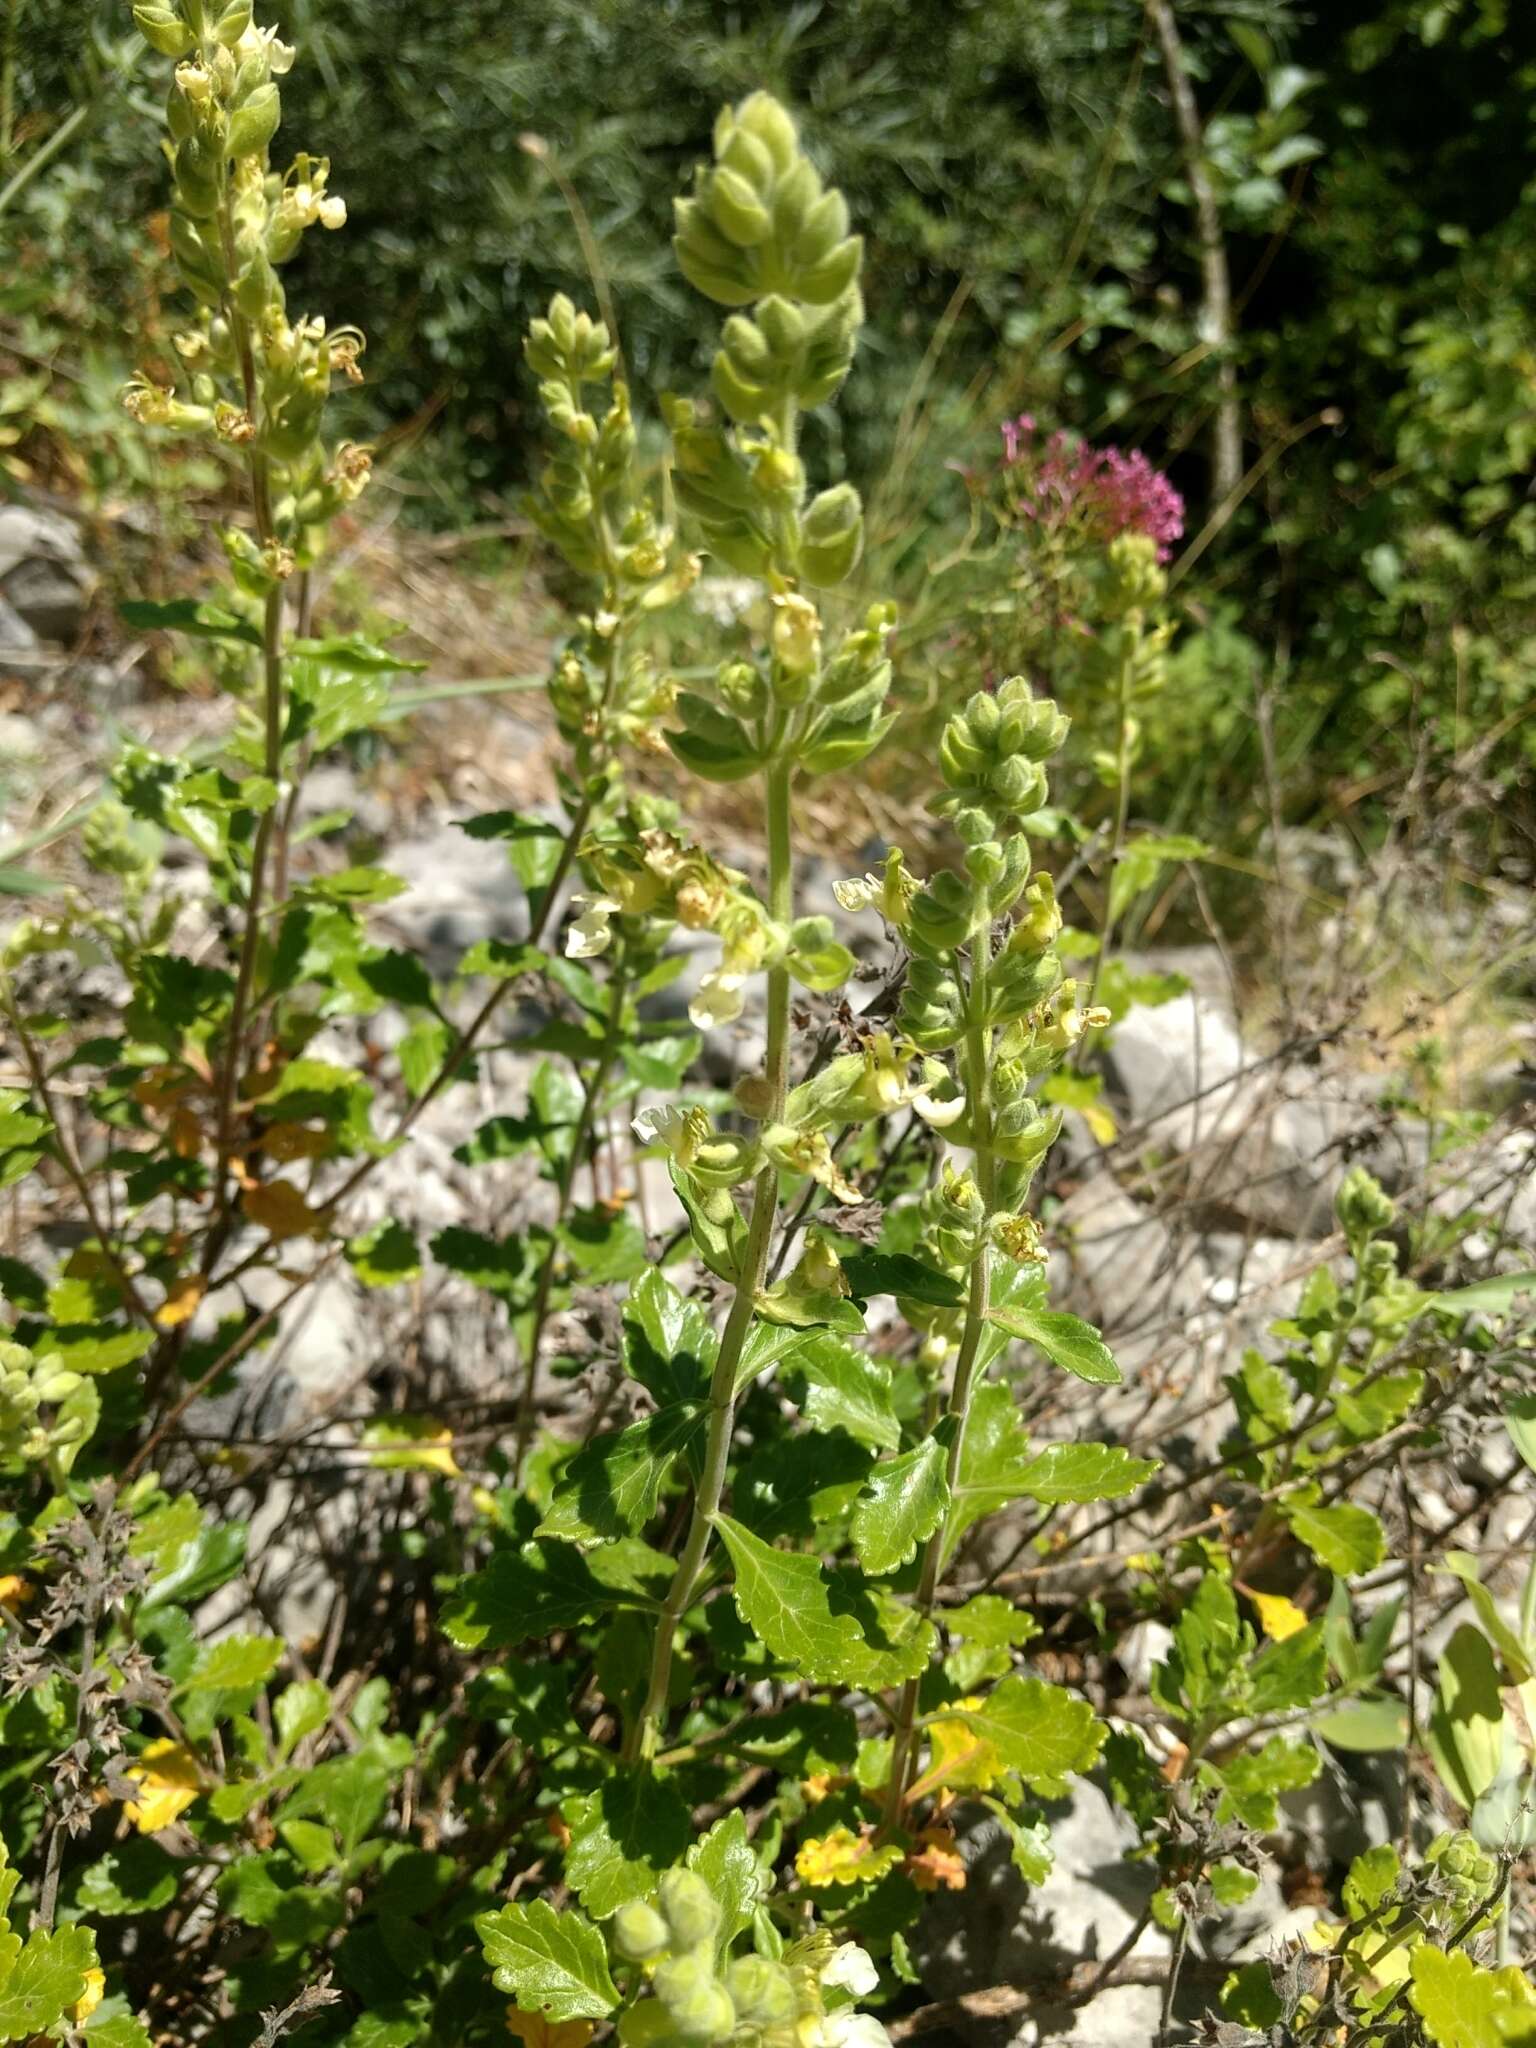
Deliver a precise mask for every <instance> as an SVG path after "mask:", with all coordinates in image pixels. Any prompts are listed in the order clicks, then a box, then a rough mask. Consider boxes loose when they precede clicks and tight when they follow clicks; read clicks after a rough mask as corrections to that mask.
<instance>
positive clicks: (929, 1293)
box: [842, 1251, 965, 1308]
mask: <svg viewBox="0 0 1536 2048" xmlns="http://www.w3.org/2000/svg"><path fill="white" fill-rule="evenodd" d="M842 1268H843V1278H844V1279H845V1280H846V1281H847V1282H848V1287H849V1291H850V1293H852V1294H853V1295H855V1296H856V1297H857V1299H858V1300H860V1301H867V1300H868V1299H869V1297H870V1296H871V1295H872V1294H892V1295H895V1296H896V1297H897V1299H898V1300H904V1301H920V1302H923V1303H924V1304H925V1305H926V1306H927V1307H929V1308H958V1307H959V1306H960V1304H961V1303H962V1302H963V1301H964V1299H965V1290H964V1289H963V1287H962V1286H961V1284H960V1282H959V1281H958V1280H957V1279H956V1278H955V1277H954V1275H953V1274H952V1273H944V1272H941V1271H940V1270H939V1268H938V1267H937V1266H931V1265H929V1264H928V1262H927V1260H926V1259H915V1258H913V1257H912V1256H911V1254H910V1253H908V1252H868V1251H857V1252H849V1253H847V1254H846V1255H845V1257H844V1258H843V1260H842Z"/></svg>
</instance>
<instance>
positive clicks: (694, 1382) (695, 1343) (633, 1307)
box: [623, 1267, 719, 1408]
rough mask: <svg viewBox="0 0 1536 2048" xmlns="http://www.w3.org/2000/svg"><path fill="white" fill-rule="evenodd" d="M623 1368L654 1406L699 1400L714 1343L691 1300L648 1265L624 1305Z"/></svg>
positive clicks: (704, 1319)
mask: <svg viewBox="0 0 1536 2048" xmlns="http://www.w3.org/2000/svg"><path fill="white" fill-rule="evenodd" d="M623 1328H624V1369H625V1371H626V1372H628V1374H629V1375H630V1377H631V1378H632V1379H636V1380H638V1381H639V1382H640V1384H641V1386H642V1387H644V1388H645V1390H646V1392H647V1393H648V1394H649V1395H650V1397H651V1399H652V1400H653V1401H654V1402H655V1403H656V1405H657V1406H658V1408H665V1407H667V1406H669V1405H670V1404H671V1403H672V1402H675V1401H698V1400H702V1399H703V1397H704V1395H705V1394H706V1393H707V1392H708V1391H709V1374H710V1368H711V1367H712V1366H713V1364H714V1362H715V1353H716V1352H717V1350H718V1349H719V1342H718V1339H717V1338H716V1336H715V1333H714V1331H713V1330H712V1329H711V1327H710V1323H709V1318H708V1316H706V1315H705V1313H704V1311H703V1309H702V1308H701V1307H700V1306H699V1304H698V1303H697V1302H696V1301H689V1300H685V1299H684V1297H683V1296H682V1295H681V1294H679V1293H678V1291H677V1289H676V1288H675V1287H674V1286H673V1285H672V1283H671V1281H670V1280H668V1279H667V1278H666V1276H665V1274H663V1273H660V1272H658V1271H657V1270H656V1268H655V1267H648V1268H647V1269H646V1271H645V1272H644V1273H642V1274H641V1276H640V1278H639V1279H638V1280H637V1281H636V1282H635V1284H634V1286H633V1287H632V1288H631V1289H630V1293H629V1299H628V1300H627V1301H626V1302H625V1304H624V1313H623Z"/></svg>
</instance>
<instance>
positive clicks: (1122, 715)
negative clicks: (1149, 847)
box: [1075, 648, 1135, 1066]
mask: <svg viewBox="0 0 1536 2048" xmlns="http://www.w3.org/2000/svg"><path fill="white" fill-rule="evenodd" d="M1134 661H1135V656H1134V653H1133V652H1132V650H1131V649H1129V648H1128V649H1127V650H1126V652H1125V653H1124V654H1123V655H1122V656H1121V657H1120V675H1119V683H1118V688H1117V690H1116V696H1115V702H1116V708H1117V711H1118V714H1119V723H1120V737H1119V742H1118V745H1117V747H1116V750H1115V784H1116V790H1115V836H1114V838H1113V839H1112V840H1111V842H1110V848H1109V890H1108V893H1107V895H1106V896H1105V899H1104V929H1103V931H1102V932H1101V933H1100V934H1099V950H1098V953H1097V955H1096V956H1095V959H1094V963H1093V979H1092V981H1091V982H1090V983H1089V985H1088V1002H1087V1004H1086V1005H1085V1007H1086V1008H1091V1007H1092V1006H1093V1003H1094V1000H1095V998H1096V997H1097V995H1098V992H1099V977H1100V975H1101V974H1102V973H1103V972H1104V963H1105V961H1106V960H1107V959H1108V958H1109V951H1110V945H1111V942H1112V941H1113V939H1114V935H1115V909H1114V903H1115V877H1116V875H1117V874H1118V873H1119V870H1120V857H1121V855H1122V854H1123V853H1124V851H1125V837H1126V831H1127V828H1128V827H1129V825H1130V819H1131V682H1132V679H1133V674H1134ZM1087 1042H1088V1034H1087V1033H1085V1034H1084V1035H1083V1037H1082V1038H1081V1039H1079V1041H1078V1045H1077V1051H1076V1056H1075V1064H1077V1065H1079V1066H1081V1064H1082V1057H1083V1052H1084V1050H1085V1048H1086V1046H1087Z"/></svg>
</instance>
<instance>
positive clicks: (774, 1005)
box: [624, 756, 795, 1763]
mask: <svg viewBox="0 0 1536 2048" xmlns="http://www.w3.org/2000/svg"><path fill="white" fill-rule="evenodd" d="M789 782H790V765H789V762H788V761H787V760H786V759H784V758H783V757H782V756H781V757H780V758H779V759H778V760H776V761H775V762H774V764H773V766H772V767H771V768H770V769H769V770H768V774H767V806H768V910H769V915H770V916H771V917H772V918H773V919H774V920H775V922H776V923H778V924H781V925H784V926H786V927H787V926H788V925H789V924H790V922H791V921H792V919H793V917H794V907H795V885H794V862H793V855H792V853H791V848H790V805H789ZM767 1081H768V1089H769V1107H768V1109H767V1112H766V1114H765V1117H764V1122H767V1123H771V1122H776V1121H777V1120H778V1118H779V1116H780V1115H781V1114H782V1112H783V1108H784V1098H785V1095H786V1094H787V1093H788V1085H789V970H788V969H787V968H786V967H784V966H782V965H780V966H777V967H773V968H770V970H769V973H768V1056H767ZM778 1204H779V1185H778V1169H777V1168H776V1167H774V1166H772V1165H768V1166H765V1167H764V1168H763V1170H762V1171H761V1173H759V1174H758V1176H757V1179H756V1181H755V1182H754V1184H753V1188H752V1218H751V1222H750V1223H749V1224H748V1226H747V1243H746V1250H745V1252H744V1253H743V1256H742V1269H741V1276H740V1278H739V1279H738V1280H737V1282H736V1293H735V1296H734V1298H733V1300H732V1302H731V1307H730V1313H729V1315H728V1316H727V1317H726V1322H725V1328H724V1330H723V1331H722V1332H721V1335H720V1349H719V1352H718V1353H717V1354H716V1358H715V1366H714V1371H713V1373H712V1374H711V1375H710V1383H709V1431H708V1435H707V1436H706V1438H705V1444H704V1465H703V1470H702V1472H701V1474H700V1478H699V1485H698V1491H697V1492H696V1493H695V1495H694V1500H693V1512H692V1515H691V1517H690V1519H689V1524H688V1534H687V1536H686V1537H685V1538H684V1541H683V1548H682V1552H681V1554H680V1555H679V1557H678V1560H677V1569H676V1570H675V1571H674V1572H673V1574H672V1584H671V1586H670V1587H669V1589H668V1592H667V1597H666V1600H665V1602H664V1603H663V1606H662V1610H661V1613H660V1615H659V1616H658V1617H657V1621H656V1641H655V1644H654V1646H653V1648H652V1652H651V1673H650V1679H649V1681H648V1683H647V1685H646V1690H645V1699H644V1702H643V1704H642V1706H641V1709H640V1712H639V1713H638V1714H637V1715H636V1716H635V1719H634V1721H633V1722H632V1723H631V1725H630V1728H629V1731H628V1734H627V1736H626V1738H625V1744H624V1759H625V1761H626V1762H627V1763H637V1762H639V1761H641V1760H642V1759H644V1760H647V1761H648V1760H649V1759H650V1758H652V1757H654V1756H655V1754H656V1751H657V1748H658V1746H659V1744H660V1739H661V1732H662V1727H663V1724H664V1722H665V1719H666V1712H667V1694H668V1691H669V1689H670V1686H671V1680H672V1647H673V1641H674V1638H675V1637H676V1634H677V1630H678V1628H679V1626H680V1624H681V1622H682V1618H683V1616H684V1614H686V1613H687V1611H688V1607H689V1604H690V1602H691V1601H692V1599H693V1595H694V1592H695V1589H696V1588H697V1586H698V1582H699V1574H700V1571H701V1569H702V1567H703V1564H704V1560H705V1557H706V1556H707V1554H708V1551H709V1543H710V1538H711V1536H712V1535H713V1533H714V1522H715V1517H716V1515H717V1514H718V1513H719V1511H720V1501H721V1496H722V1495H723V1494H724V1491H725V1475H726V1469H727V1467H728V1465H729V1463H730V1455H731V1432H732V1430H733V1428H734V1427H735V1422H736V1392H737V1389H736V1372H737V1368H738V1366H739V1365H740V1363H741V1354H742V1349H743V1347H744V1345H745V1344H746V1341H747V1334H748V1332H749V1331H750V1329H751V1327H752V1320H753V1316H754V1314H755V1313H756V1306H757V1295H758V1291H759V1289H760V1288H761V1287H762V1284H763V1280H764V1277H765V1275H766V1274H767V1271H768V1252H769V1247H770V1245H771V1244H772V1241H773V1226H774V1221H775V1218H776V1215H777V1213H778Z"/></svg>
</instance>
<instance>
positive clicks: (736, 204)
mask: <svg viewBox="0 0 1536 2048" xmlns="http://www.w3.org/2000/svg"><path fill="white" fill-rule="evenodd" d="M704 193H705V201H706V204H707V206H708V208H709V217H710V219H711V220H712V221H713V223H714V225H715V226H716V227H717V228H718V229H719V230H720V232H721V234H722V235H724V236H725V237H726V239H727V241H730V242H734V243H735V244H736V246H737V248H738V249H755V248H756V247H757V245H758V244H759V243H760V242H766V241H767V239H768V237H769V235H770V234H771V233H772V231H773V219H772V216H771V215H770V213H769V211H768V209H767V207H766V206H764V204H763V202H762V201H761V199H759V198H758V196H757V194H756V193H755V192H754V191H753V189H752V187H751V186H750V185H749V184H748V183H747V181H746V179H745V178H744V177H742V175H741V174H740V172H739V171H733V170H731V169H730V168H729V167H728V166H727V165H724V164H722V165H721V166H720V167H719V168H718V169H717V170H716V171H715V172H714V174H713V176H712V177H711V178H710V179H709V182H708V184H707V185H706V186H705V188H704Z"/></svg>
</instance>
